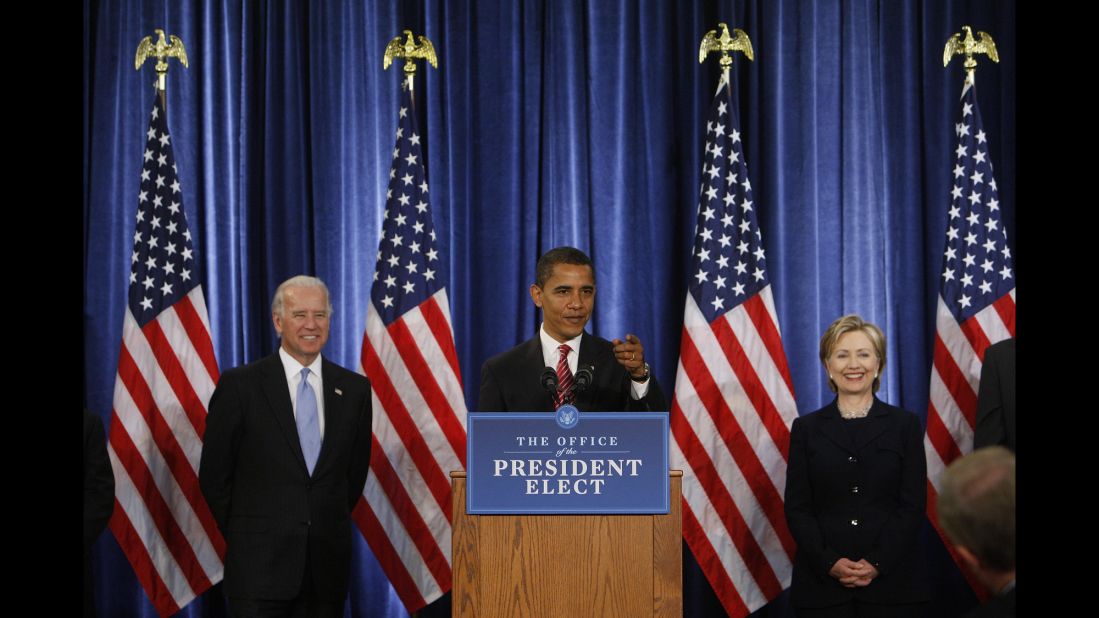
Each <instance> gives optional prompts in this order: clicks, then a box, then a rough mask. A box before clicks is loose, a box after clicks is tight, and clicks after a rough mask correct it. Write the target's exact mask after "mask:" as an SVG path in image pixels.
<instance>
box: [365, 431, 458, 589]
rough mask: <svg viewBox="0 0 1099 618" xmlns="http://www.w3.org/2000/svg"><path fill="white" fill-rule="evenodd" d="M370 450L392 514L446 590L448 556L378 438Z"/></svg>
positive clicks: (377, 478)
mask: <svg viewBox="0 0 1099 618" xmlns="http://www.w3.org/2000/svg"><path fill="white" fill-rule="evenodd" d="M371 449H372V450H371V451H370V469H371V470H372V471H373V472H374V479H375V480H376V481H377V482H378V485H379V486H381V488H382V491H384V492H385V495H386V497H387V498H389V504H390V505H391V506H392V508H393V512H394V513H396V514H397V517H398V518H399V519H400V520H401V525H403V526H404V529H405V530H406V531H407V532H408V536H409V538H411V539H412V542H413V543H415V544H416V549H418V550H419V551H420V556H421V557H422V558H423V561H424V564H426V565H427V568H428V570H430V571H431V575H432V576H433V577H435V581H436V582H437V583H438V584H439V586H440V587H446V584H447V582H449V581H450V563H449V562H447V558H446V555H444V554H443V552H442V550H441V549H440V548H439V545H438V543H436V542H435V536H434V535H433V534H432V533H431V528H429V527H428V525H427V524H426V523H425V522H424V519H423V517H422V516H421V515H420V511H419V510H418V509H417V508H416V504H415V503H414V502H413V501H412V499H411V498H410V497H409V495H408V492H407V491H406V490H405V486H404V484H403V482H402V480H401V477H399V476H398V475H397V472H396V471H395V470H394V469H393V466H392V465H390V462H389V459H388V458H387V457H386V456H385V451H383V450H382V445H381V444H380V443H379V442H378V438H377V437H376V436H374V437H373V439H372V441H371Z"/></svg>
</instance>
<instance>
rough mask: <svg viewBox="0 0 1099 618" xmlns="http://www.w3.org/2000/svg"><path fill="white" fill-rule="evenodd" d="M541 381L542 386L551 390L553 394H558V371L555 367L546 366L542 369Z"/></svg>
mask: <svg viewBox="0 0 1099 618" xmlns="http://www.w3.org/2000/svg"><path fill="white" fill-rule="evenodd" d="M539 382H541V384H542V388H543V389H545V390H547V391H549V392H550V394H551V395H556V394H557V371H556V370H554V368H553V367H546V368H545V369H543V370H542V377H541V378H539Z"/></svg>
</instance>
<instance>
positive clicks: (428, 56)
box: [382, 30, 439, 75]
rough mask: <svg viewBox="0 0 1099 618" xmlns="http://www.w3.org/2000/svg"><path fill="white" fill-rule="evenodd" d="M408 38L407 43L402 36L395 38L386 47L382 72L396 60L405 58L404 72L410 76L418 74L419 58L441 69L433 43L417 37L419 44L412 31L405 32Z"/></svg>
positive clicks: (422, 36)
mask: <svg viewBox="0 0 1099 618" xmlns="http://www.w3.org/2000/svg"><path fill="white" fill-rule="evenodd" d="M403 32H404V35H405V37H407V38H406V40H405V41H403V42H402V41H401V37H400V36H395V37H393V40H392V41H390V42H389V44H388V45H386V46H385V55H383V56H382V70H385V69H388V68H389V65H390V64H392V63H393V59H394V58H404V60H405V64H404V72H405V73H406V74H408V75H412V74H413V73H415V72H416V62H415V60H416V59H417V58H423V59H424V60H427V61H428V62H429V63H430V64H431V67H432V68H435V69H437V68H439V60H438V58H437V57H436V56H435V46H434V45H432V44H431V41H429V40H427V37H426V36H424V35H422V34H421V35H420V36H419V37H416V38H418V39H419V41H420V42H419V44H417V43H416V39H414V38H413V36H412V31H411V30H405V31H403Z"/></svg>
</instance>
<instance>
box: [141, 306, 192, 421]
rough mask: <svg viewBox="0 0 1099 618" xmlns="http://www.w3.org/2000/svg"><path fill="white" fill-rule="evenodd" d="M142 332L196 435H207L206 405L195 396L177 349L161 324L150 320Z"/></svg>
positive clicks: (142, 328)
mask: <svg viewBox="0 0 1099 618" xmlns="http://www.w3.org/2000/svg"><path fill="white" fill-rule="evenodd" d="M141 332H142V333H144V334H145V339H147V340H148V341H149V348H150V349H151V350H152V352H153V356H154V357H155V358H156V362H157V364H158V365H160V371H161V373H163V374H164V377H165V378H167V380H168V385H169V386H171V387H172V391H173V392H175V394H176V399H177V400H179V405H180V406H182V407H183V412H184V413H185V414H186V415H187V418H188V420H190V421H191V425H192V426H194V428H195V433H196V434H198V435H200V436H204V435H206V404H205V403H203V402H202V400H201V399H199V398H198V395H197V394H195V389H194V388H193V387H192V386H191V380H190V378H188V377H187V373H186V372H185V371H183V366H182V365H180V364H179V357H177V356H176V352H175V349H173V348H172V344H171V343H169V342H168V338H167V337H165V336H164V330H163V329H161V328H160V322H158V321H156V320H150V321H149V322H148V323H147V324H145V326H142V327H141Z"/></svg>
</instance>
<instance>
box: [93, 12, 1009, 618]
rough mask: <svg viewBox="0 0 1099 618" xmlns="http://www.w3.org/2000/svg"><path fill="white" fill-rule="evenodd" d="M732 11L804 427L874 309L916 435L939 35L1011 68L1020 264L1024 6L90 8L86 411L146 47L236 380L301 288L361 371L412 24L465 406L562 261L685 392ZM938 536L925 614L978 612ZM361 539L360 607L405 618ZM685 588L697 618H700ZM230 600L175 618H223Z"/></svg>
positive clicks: (129, 217)
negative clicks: (705, 186)
mask: <svg viewBox="0 0 1099 618" xmlns="http://www.w3.org/2000/svg"><path fill="white" fill-rule="evenodd" d="M719 21H725V22H727V23H728V24H729V25H730V26H735V27H739V28H742V29H744V30H745V31H747V32H748V33H749V35H750V36H751V38H752V43H753V46H754V47H755V53H756V56H755V61H754V62H748V61H747V60H746V59H744V58H743V56H740V57H738V59H737V60H736V64H735V67H734V70H733V79H734V88H735V96H736V97H737V99H738V101H739V112H740V116H741V118H742V124H743V126H742V133H743V136H744V140H745V153H746V156H747V159H748V165H749V170H750V175H751V181H752V184H753V192H754V194H755V196H756V207H757V209H758V212H759V216H760V226H761V228H762V233H763V238H764V245H765V248H766V251H767V256H768V262H769V264H770V273H771V278H772V281H773V288H774V295H775V303H776V306H777V309H778V315H779V325H780V328H781V330H782V334H783V341H784V344H785V349H786V354H787V356H788V358H789V361H790V370H791V373H792V375H793V381H794V387H795V393H796V397H797V402H798V407H799V411H800V412H801V413H803V414H804V413H808V412H811V411H813V410H815V409H817V408H818V407H820V406H821V405H822V404H823V403H825V402H826V401H828V400H829V399H830V398H831V393H830V392H829V391H828V389H827V386H826V385H825V381H824V380H823V373H822V370H821V368H820V367H819V363H818V361H817V360H816V348H817V341H818V338H819V336H820V333H821V332H822V330H823V328H824V327H825V326H826V325H827V324H828V323H829V322H831V321H832V320H833V319H834V318H836V317H837V316H839V315H841V314H843V313H848V312H858V313H860V314H862V315H863V316H864V317H866V318H868V319H870V320H872V321H874V322H876V323H878V324H879V325H880V326H881V327H882V328H883V330H884V331H885V333H886V335H887V337H888V342H889V345H888V355H889V359H890V362H889V365H888V367H887V368H886V373H885V376H884V381H883V390H882V392H881V395H882V397H883V398H884V399H886V400H887V401H890V402H892V403H896V404H899V405H901V406H903V407H905V408H907V409H909V410H912V411H914V412H916V413H917V414H919V415H920V416H921V417H924V416H925V415H926V409H927V390H928V379H929V368H930V365H931V350H932V343H933V341H934V332H935V331H934V310H935V304H936V298H937V293H938V281H937V279H938V274H939V271H940V268H941V253H942V249H943V242H944V235H945V228H946V208H947V204H948V196H949V187H950V184H951V176H950V172H951V168H952V164H953V153H952V149H953V145H954V144H953V142H954V139H955V138H954V122H955V120H956V115H957V113H958V112H957V107H958V103H957V101H958V97H959V96H960V92H961V85H962V76H963V70H962V68H961V66H960V64H961V63H960V61H959V60H955V61H954V62H953V63H952V64H951V65H950V67H949V68H947V69H943V67H942V61H941V58H942V50H943V45H944V43H945V42H946V40H947V38H948V37H949V36H950V35H951V34H952V33H954V32H957V31H959V30H961V27H962V25H964V24H969V25H971V26H973V27H974V30H984V31H987V32H989V33H990V34H992V36H993V37H994V38H995V40H996V43H997V46H998V48H999V54H1000V63H999V64H998V65H995V64H992V63H990V62H988V61H987V60H986V59H983V58H982V60H981V62H980V67H979V68H978V71H977V87H978V100H979V103H980V106H981V112H982V114H983V115H984V120H985V123H986V127H985V128H986V130H987V132H988V135H989V144H990V148H989V150H990V155H991V159H992V161H993V165H994V169H995V175H996V178H997V181H998V183H999V187H1000V197H1001V207H1002V209H1003V213H1004V221H1005V225H1006V227H1007V229H1008V244H1009V245H1010V246H1011V248H1012V249H1013V250H1014V238H1015V237H1014V234H1015V231H1016V228H1015V220H1016V219H1015V195H1016V191H1015V170H1016V147H1015V139H1016V118H1015V95H1016V84H1015V72H1016V71H1015V67H1016V52H1017V44H1016V19H1015V3H1014V2H1011V1H1003V0H985V1H976V0H974V1H971V2H962V1H950V0H897V1H892V0H889V1H880V2H876V1H873V0H849V1H843V0H818V1H811V0H803V1H797V0H738V1H733V2H720V3H718V2H702V1H699V2H686V1H684V2H667V1H664V0H654V1H635V0H598V1H592V2H579V1H576V2H561V1H547V0H541V1H536V0H526V1H518V2H516V1H513V0H482V1H474V0H455V1H449V2H447V1H445V0H424V1H419V2H413V1H407V0H403V1H400V2H351V1H347V2H335V1H333V2H306V1H302V2H262V1H256V2H239V1H214V0H182V1H180V0H171V1H168V0H164V1H142V0H113V1H106V0H104V1H93V0H85V2H84V61H85V62H84V183H85V191H84V205H83V206H84V212H83V214H84V233H85V245H84V247H85V252H84V255H85V258H84V271H85V280H84V353H85V358H84V381H85V405H87V406H88V407H89V408H90V409H91V410H93V411H94V412H95V413H97V414H99V415H100V416H101V417H102V418H103V420H104V422H105V423H106V421H107V419H108V418H109V416H110V411H111V399H112V392H113V388H114V378H115V368H116V367H117V362H118V350H119V342H120V337H121V328H122V316H123V314H124V311H125V305H124V303H125V299H126V287H127V273H128V268H129V255H130V251H131V242H132V234H133V226H134V223H133V221H134V214H135V211H136V208H137V199H136V198H137V190H138V184H139V171H140V165H141V160H142V149H143V141H144V131H145V129H146V127H147V114H148V113H149V110H150V108H151V106H152V101H153V96H154V91H153V87H152V84H153V80H154V75H153V71H152V68H151V67H150V66H149V65H150V64H151V63H146V66H145V67H144V68H143V69H142V70H141V71H135V70H134V69H133V65H132V59H133V57H134V51H135V49H136V47H137V43H138V41H139V40H140V39H141V38H142V37H144V36H145V35H148V34H151V33H152V30H153V28H157V27H159V28H164V29H165V30H166V31H167V32H168V33H171V34H176V35H178V36H180V37H181V38H182V39H183V41H184V42H185V43H186V45H187V50H188V53H189V55H190V61H191V66H190V68H189V69H183V68H181V67H180V66H178V64H175V63H174V61H173V67H172V69H171V71H170V73H169V75H168V117H169V126H170V128H171V132H172V137H173V140H174V143H175V154H176V158H177V160H178V170H179V177H180V180H181V182H182V185H183V187H182V190H183V195H184V205H185V208H186V214H187V217H188V219H189V221H190V224H191V227H192V230H193V231H194V245H195V251H196V254H197V255H198V257H199V259H200V261H201V267H202V269H203V272H201V273H200V276H201V277H202V281H203V285H204V288H205V293H206V298H207V302H208V309H209V315H210V320H211V326H212V330H213V333H212V334H213V340H214V345H215V350H216V353H217V360H218V363H219V365H220V366H221V368H222V369H223V370H224V369H226V368H229V367H232V366H235V365H239V364H242V363H245V362H249V361H252V360H255V359H257V358H260V357H262V356H264V355H266V354H269V353H270V352H272V351H273V350H274V349H275V346H276V345H277V342H276V339H275V334H274V330H273V328H272V326H271V320H270V315H269V302H270V296H271V293H272V291H273V290H274V288H275V286H276V285H277V284H278V283H279V282H280V281H282V280H283V279H285V278H287V277H289V276H292V275H294V274H298V273H310V274H316V275H317V276H320V277H321V278H323V279H324V280H326V281H327V282H328V284H329V286H330V287H331V289H332V291H333V299H332V300H333V304H334V307H335V315H334V319H333V323H332V336H331V340H330V342H329V344H328V348H327V349H326V356H329V357H330V358H332V359H333V360H335V361H336V362H339V363H341V364H343V365H345V366H348V367H355V366H356V365H357V359H358V354H359V348H360V341H361V337H362V332H363V326H364V316H365V313H366V306H367V302H368V300H369V287H370V283H371V278H372V274H373V269H374V260H375V252H376V250H377V245H378V240H379V233H380V229H381V219H382V210H383V205H384V200H385V188H386V182H387V179H388V173H389V168H390V161H391V157H390V153H391V150H392V147H393V142H394V131H395V127H396V124H397V107H398V105H397V97H398V83H399V80H400V68H399V66H395V67H392V68H391V69H390V70H389V71H382V68H381V55H382V50H383V49H384V47H385V44H386V43H387V42H388V41H389V40H390V39H391V38H392V37H394V36H395V35H397V34H398V33H399V32H400V31H401V29H402V28H411V29H413V30H414V31H415V32H416V33H417V34H420V33H423V34H426V35H427V36H428V37H429V38H430V39H431V40H432V41H434V44H435V47H436V50H437V51H438V55H439V61H440V62H439V68H438V70H435V69H427V70H426V72H425V71H424V70H423V69H421V71H420V74H419V76H418V77H417V80H418V81H417V90H416V97H417V101H418V103H417V107H418V109H417V113H418V114H420V119H421V120H420V124H421V127H423V133H424V138H425V143H426V156H427V167H428V179H429V183H430V185H431V193H432V196H433V197H432V207H433V209H434V216H435V226H436V229H437V230H438V231H439V233H440V236H439V240H440V247H441V250H442V252H443V254H444V255H445V256H446V258H447V260H448V264H449V269H450V272H449V276H450V282H451V283H450V289H449V294H450V299H451V313H452V316H453V323H454V330H455V339H456V344H457V350H458V357H459V359H460V362H461V367H462V377H463V380H464V384H465V390H466V400H467V404H468V406H469V407H470V409H474V407H475V405H476V397H477V391H478V385H479V383H480V377H479V376H480V373H479V372H480V366H481V363H482V362H483V361H484V360H485V359H486V358H488V357H489V356H491V355H493V354H495V353H497V352H499V351H502V350H504V349H506V348H508V347H510V346H512V345H514V344H516V343H518V342H519V341H522V340H524V339H526V338H528V337H529V336H531V335H532V334H533V333H534V331H535V328H536V327H537V324H538V316H537V314H536V312H535V309H534V307H533V306H532V304H531V302H530V300H529V298H528V296H527V293H526V288H527V286H528V285H529V284H530V282H531V280H532V279H533V269H534V262H535V260H536V259H537V257H538V255H539V254H540V253H541V252H543V251H545V250H546V249H549V248H551V247H554V246H557V245H562V244H570V245H575V246H578V247H580V248H582V249H584V250H586V251H588V252H589V253H590V254H591V255H592V256H593V258H594V259H595V263H596V274H597V280H598V285H599V293H598V300H597V305H596V307H597V310H596V312H595V313H594V317H593V319H592V322H591V324H590V328H591V330H592V331H593V332H595V333H597V334H600V335H602V336H604V337H608V338H609V337H614V336H621V335H623V334H625V333H626V332H632V333H636V334H638V335H639V336H640V337H641V340H642V341H643V342H644V344H645V348H646V356H647V357H648V358H649V359H650V362H651V363H652V365H653V367H654V370H655V372H656V375H657V376H658V378H659V379H660V380H661V381H662V382H663V383H664V384H665V385H667V390H668V392H669V393H670V392H671V390H672V385H673V382H674V378H675V366H676V360H677V355H678V348H679V336H680V327H681V324H682V313H683V301H684V298H685V295H686V286H687V280H686V276H687V270H688V268H689V263H690V260H689V255H688V253H689V251H690V247H691V242H692V233H693V226H694V221H695V216H696V207H697V201H698V187H699V186H700V171H701V165H702V160H701V154H702V152H701V151H702V146H703V135H704V127H703V126H702V124H701V123H702V119H703V117H704V114H705V110H706V108H707V106H708V104H709V101H710V99H711V97H712V96H713V92H714V89H715V87H716V83H717V77H718V69H717V66H716V63H715V62H713V61H710V62H708V63H707V64H705V65H699V63H698V59H697V53H698V45H699V41H700V40H701V38H702V35H703V34H704V33H705V32H706V31H707V30H710V29H712V28H714V27H716V24H717V23H718V22H719ZM1016 260H1017V262H1018V261H1019V260H1022V261H1023V262H1025V261H1026V256H1025V255H1024V256H1016ZM1024 270H1025V269H1024ZM1024 286H1025V283H1024ZM925 532H927V534H926V536H927V538H926V542H925V546H926V548H927V552H928V554H929V556H931V558H932V562H931V564H932V578H933V589H932V593H933V595H934V597H935V601H934V602H933V603H932V605H931V607H930V608H929V611H928V615H935V616H951V615H958V614H960V613H961V612H962V611H963V610H964V609H966V608H967V607H968V606H970V605H972V604H973V603H974V602H975V601H974V598H973V596H972V594H971V593H970V592H968V591H967V589H966V585H965V583H964V582H963V581H962V580H961V579H960V575H959V574H958V573H957V571H956V569H954V567H953V566H952V565H951V563H950V562H949V560H948V559H947V558H946V554H945V551H944V550H943V548H942V546H941V544H940V543H939V542H938V541H937V539H936V538H935V537H934V535H933V533H931V532H930V531H925ZM357 547H358V548H359V551H358V553H357V555H356V557H355V564H354V569H355V571H354V585H353V589H352V594H351V601H350V604H349V608H350V611H349V615H353V616H383V615H384V616H403V615H404V610H403V609H402V608H401V606H400V603H399V602H398V601H397V599H396V596H395V595H394V594H392V593H391V591H390V590H389V586H388V583H387V582H386V581H385V579H384V577H383V576H382V575H381V571H380V569H379V568H378V566H377V563H376V562H375V561H374V558H373V557H372V556H371V554H370V552H369V549H368V548H367V546H366V544H365V542H361V539H360V540H359V541H358V542H357ZM94 565H95V567H96V569H97V588H96V593H97V595H98V599H97V603H98V608H99V611H100V614H101V615H104V616H152V615H155V614H154V612H153V610H152V608H151V606H150V604H149V603H148V601H147V600H146V598H145V596H144V593H143V592H142V591H141V589H140V587H139V585H138V584H137V582H136V579H135V578H134V575H133V573H132V571H131V569H130V567H129V564H128V563H127V562H126V561H125V558H124V557H123V556H122V554H121V551H120V550H119V548H118V545H117V543H116V542H115V541H114V538H113V537H112V536H111V535H110V533H109V532H107V533H106V534H104V535H103V537H101V538H100V540H99V542H98V543H97V545H96V552H95V561H94ZM685 571H686V580H687V581H686V592H685V596H686V598H685V606H686V614H687V615H689V616H693V615H700V616H701V615H709V614H710V613H711V612H712V611H715V608H717V607H718V606H717V605H716V602H714V600H713V597H712V593H710V591H709V590H708V587H707V584H706V583H705V581H704V580H703V579H702V578H701V576H700V574H699V572H698V569H697V567H696V566H694V565H693V563H691V562H690V561H689V560H688V561H687V564H685ZM217 594H218V593H217V592H216V591H215V592H214V593H210V594H207V595H205V597H204V598H201V599H199V600H198V601H196V602H195V603H193V604H192V605H191V606H189V607H188V608H186V609H185V610H184V615H188V616H212V615H220V612H221V607H220V597H219V596H218V595H217ZM788 612H789V608H788V607H786V604H785V602H784V600H780V601H779V602H777V603H774V604H772V605H771V606H769V607H768V608H766V609H765V610H763V611H761V612H760V613H761V614H770V615H788Z"/></svg>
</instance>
